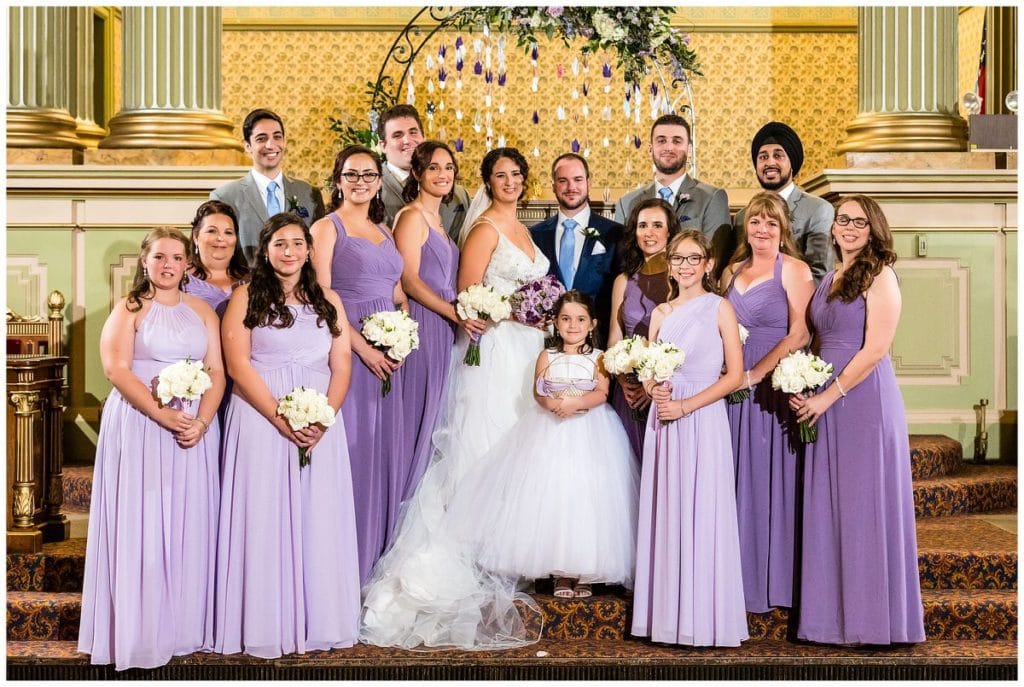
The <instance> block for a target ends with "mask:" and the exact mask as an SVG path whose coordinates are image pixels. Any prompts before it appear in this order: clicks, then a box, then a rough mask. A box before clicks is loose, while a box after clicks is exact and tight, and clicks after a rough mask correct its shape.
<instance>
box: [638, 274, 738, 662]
mask: <svg viewBox="0 0 1024 687" xmlns="http://www.w3.org/2000/svg"><path fill="white" fill-rule="evenodd" d="M721 302H722V299H721V297H719V296H716V295H714V294H710V293H709V294H704V295H703V296H699V297H697V298H694V299H693V300H691V301H689V302H688V303H684V304H683V305H681V306H679V307H677V308H676V309H675V310H673V311H672V312H671V313H670V314H669V315H668V316H667V317H666V318H665V321H664V322H663V324H662V326H661V331H660V332H659V336H658V338H659V339H660V340H661V341H670V342H672V343H674V344H675V345H676V346H678V347H679V348H681V349H682V350H683V351H684V352H685V354H686V360H685V362H684V363H683V365H682V367H680V368H679V370H678V371H677V372H676V373H675V375H673V376H672V380H671V382H672V398H674V399H679V398H687V397H689V396H692V395H694V394H696V393H698V392H700V391H702V390H703V389H706V388H707V387H709V386H710V385H711V384H713V383H714V382H715V381H717V380H718V378H719V377H720V376H721V371H722V363H723V361H724V357H725V356H724V351H723V348H722V337H721V336H720V334H719V331H718V309H719V306H720V304H721ZM734 489H735V483H734V480H733V459H732V446H731V445H730V441H729V419H728V417H726V411H725V401H724V400H720V401H715V402H714V403H712V404H711V405H708V406H705V407H703V408H700V409H698V410H695V411H694V412H693V413H692V414H691V415H690V416H689V417H684V418H679V419H678V420H676V421H675V422H672V423H670V424H668V425H662V424H661V421H660V420H658V415H657V413H656V412H655V411H654V409H653V408H652V410H651V413H650V415H649V416H648V418H647V435H646V437H645V439H644V459H643V468H642V472H641V476H640V505H639V513H640V518H639V526H638V528H637V554H636V577H635V580H634V585H635V586H634V591H633V628H632V630H631V632H632V634H634V635H636V636H639V637H650V638H651V639H652V640H653V641H655V642H667V643H669V644H688V645H693V646H712V645H713V646H739V644H740V642H741V641H743V640H745V639H747V637H748V635H747V614H746V612H745V610H744V607H743V580H742V574H741V571H740V543H739V533H738V531H737V526H736V497H735V492H734Z"/></svg>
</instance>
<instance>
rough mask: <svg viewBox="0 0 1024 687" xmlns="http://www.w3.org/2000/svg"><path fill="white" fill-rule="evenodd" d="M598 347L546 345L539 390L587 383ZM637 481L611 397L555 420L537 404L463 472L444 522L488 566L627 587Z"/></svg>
mask: <svg viewBox="0 0 1024 687" xmlns="http://www.w3.org/2000/svg"><path fill="white" fill-rule="evenodd" d="M599 355H600V351H594V352H592V353H589V354H585V355H583V354H565V353H559V352H555V351H551V350H549V351H548V362H549V365H548V368H547V370H546V371H545V372H544V374H543V375H542V376H541V377H540V378H538V380H537V392H538V394H540V395H544V396H550V397H560V396H582V395H583V394H585V393H587V392H588V391H592V390H593V389H594V387H595V386H596V382H595V380H594V369H595V366H596V365H597V360H598V356H599ZM638 485H639V477H638V474H637V461H636V460H635V459H634V457H633V453H632V450H631V448H630V445H629V439H628V437H627V436H626V432H625V430H624V429H623V427H622V421H621V420H620V419H619V417H618V415H616V413H615V411H614V410H613V409H612V407H611V406H610V405H608V404H606V403H602V404H600V405H598V406H597V407H595V408H591V409H590V410H588V411H586V412H583V413H579V414H577V415H574V416H572V417H569V418H566V419H561V418H559V417H558V416H557V415H555V414H554V413H552V412H550V411H548V410H545V409H544V408H542V407H541V406H540V404H538V403H536V402H535V403H534V404H533V407H532V408H530V409H529V410H528V411H527V412H526V413H525V414H524V415H523V416H522V417H521V418H520V419H519V421H518V422H517V423H516V425H515V427H514V428H513V429H512V430H511V431H509V432H508V433H507V434H506V435H505V436H504V437H503V438H502V440H501V441H499V442H498V443H497V444H495V446H494V447H493V448H492V449H491V450H490V451H489V452H488V453H487V455H486V456H485V457H484V459H483V460H481V461H480V462H479V463H478V464H477V465H475V466H474V467H473V469H472V471H471V472H469V473H468V474H467V475H466V477H465V480H464V482H463V486H462V488H461V489H460V490H459V493H458V494H457V495H456V498H455V499H453V501H452V503H451V506H450V515H451V518H450V522H451V524H452V527H454V528H455V529H456V531H457V532H458V534H459V535H460V538H461V539H463V540H464V541H466V542H467V543H468V544H469V545H470V546H472V547H473V550H474V558H475V559H476V561H477V563H478V564H479V565H480V566H481V567H482V568H484V569H486V570H489V571H491V572H494V573H497V574H500V575H506V576H519V577H521V578H525V579H528V580H529V579H536V578H543V577H546V576H548V575H551V574H554V575H556V576H564V577H573V578H579V580H580V582H584V583H592V582H603V583H608V584H622V585H626V586H632V579H633V568H634V558H635V555H636V523H637V495H638V492H639V486H638Z"/></svg>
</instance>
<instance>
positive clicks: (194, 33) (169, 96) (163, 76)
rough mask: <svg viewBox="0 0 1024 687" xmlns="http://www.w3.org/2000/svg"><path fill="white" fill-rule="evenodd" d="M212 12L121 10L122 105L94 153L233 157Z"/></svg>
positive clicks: (237, 143)
mask: <svg viewBox="0 0 1024 687" xmlns="http://www.w3.org/2000/svg"><path fill="white" fill-rule="evenodd" d="M220 34H221V10H220V8H219V7H125V8H124V9H123V14H122V48H123V64H122V71H121V73H122V83H123V93H122V104H121V111H120V112H118V113H117V114H116V115H115V116H114V117H113V118H112V119H111V120H110V135H109V136H107V137H106V138H105V139H103V140H102V141H101V142H100V148H174V149H182V148H184V149H204V150H208V149H223V148H227V149H233V150H241V149H242V143H241V137H240V136H236V135H235V133H234V132H233V130H232V125H231V122H230V121H228V119H227V118H226V117H224V115H223V113H222V112H221V110H220V106H221V90H220V71H221V70H220V38H221V35H220Z"/></svg>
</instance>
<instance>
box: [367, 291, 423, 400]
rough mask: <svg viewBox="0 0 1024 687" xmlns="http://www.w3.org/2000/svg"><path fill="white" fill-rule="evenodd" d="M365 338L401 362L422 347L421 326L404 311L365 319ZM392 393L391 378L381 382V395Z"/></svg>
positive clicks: (389, 311) (375, 314) (386, 311)
mask: <svg viewBox="0 0 1024 687" xmlns="http://www.w3.org/2000/svg"><path fill="white" fill-rule="evenodd" d="M362 322H363V329H362V334H363V338H364V339H366V340H367V341H369V342H370V343H371V344H373V345H374V347H376V348H378V349H380V350H381V351H383V352H384V354H385V355H386V356H387V357H389V358H391V359H392V360H397V361H399V362H401V361H403V360H405V357H406V356H407V355H409V354H410V353H412V352H413V351H414V350H416V349H417V348H419V347H420V334H419V329H420V325H419V323H418V322H416V320H414V319H412V318H411V317H409V315H408V313H406V312H405V311H404V310H383V311H381V312H375V313H373V314H372V315H367V316H366V317H364V318H363V320H362ZM390 392H391V377H390V376H388V377H386V378H385V379H384V381H383V382H381V388H380V395H381V396H387V395H388V394H389V393H390Z"/></svg>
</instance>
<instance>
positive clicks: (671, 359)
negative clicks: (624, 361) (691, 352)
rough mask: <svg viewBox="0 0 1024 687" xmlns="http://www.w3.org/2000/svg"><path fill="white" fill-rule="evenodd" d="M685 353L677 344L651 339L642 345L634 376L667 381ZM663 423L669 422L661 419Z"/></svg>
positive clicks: (683, 358)
mask: <svg viewBox="0 0 1024 687" xmlns="http://www.w3.org/2000/svg"><path fill="white" fill-rule="evenodd" d="M685 359H686V354H685V353H683V352H682V351H681V350H680V349H679V347H678V346H676V345H674V344H671V343H668V342H666V341H653V342H650V343H648V344H647V346H645V347H644V349H643V351H642V352H641V353H640V360H639V361H638V362H637V366H636V376H637V378H638V379H639V380H640V381H641V382H646V381H648V380H654V381H655V382H658V383H659V384H660V383H662V382H667V381H668V380H669V379H671V378H672V375H673V374H675V372H676V370H678V369H679V368H680V367H682V366H683V361H684V360H685ZM661 424H663V425H667V424H670V422H665V421H662V423H661Z"/></svg>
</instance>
